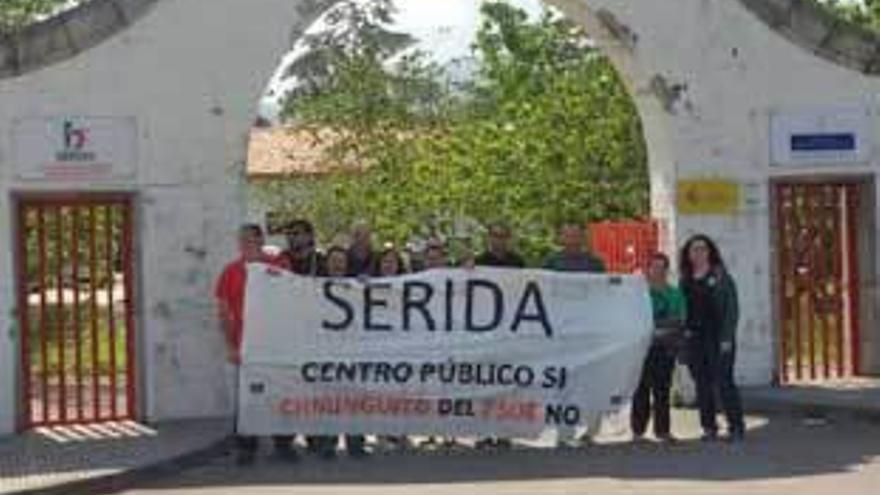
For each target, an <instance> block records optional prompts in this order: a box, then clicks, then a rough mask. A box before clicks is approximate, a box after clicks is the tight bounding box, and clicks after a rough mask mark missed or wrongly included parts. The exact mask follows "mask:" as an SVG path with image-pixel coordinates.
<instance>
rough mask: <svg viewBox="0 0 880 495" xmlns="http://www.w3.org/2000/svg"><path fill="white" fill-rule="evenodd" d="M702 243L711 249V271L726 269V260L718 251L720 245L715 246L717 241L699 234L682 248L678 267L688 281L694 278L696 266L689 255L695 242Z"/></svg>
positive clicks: (683, 277)
mask: <svg viewBox="0 0 880 495" xmlns="http://www.w3.org/2000/svg"><path fill="white" fill-rule="evenodd" d="M700 241H702V242H703V243H704V244H706V247H707V248H709V266H710V267H711V269H713V270H715V269H722V270H723V269H725V268H724V259H722V258H721V251H720V250H719V249H718V245H717V244H715V241H713V240H712V239H711V238H709V236H707V235H705V234H697V235H695V236H692V237H691V238H690V239H688V240H687V242H685V243H684V247H682V248H681V253H680V254H679V259H678V267H679V271H680V272H681V278H682V279H685V280H687V279H691V278H693V276H694V266H693V265H692V264H691V259H690V256H688V254H689V253H690V250H691V246H693V245H694V243H695V242H700Z"/></svg>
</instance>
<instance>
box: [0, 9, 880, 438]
mask: <svg viewBox="0 0 880 495" xmlns="http://www.w3.org/2000/svg"><path fill="white" fill-rule="evenodd" d="M551 1H552V3H554V4H561V5H562V6H563V7H564V8H565V9H566V10H569V11H570V12H571V13H572V15H573V16H574V17H575V18H576V19H578V20H579V22H582V23H584V24H586V25H587V26H588V27H590V28H592V29H591V31H592V32H593V34H594V35H595V36H596V37H597V39H599V40H600V43H601V44H602V45H603V47H604V48H605V49H606V50H607V51H608V53H609V54H610V55H611V56H612V58H613V59H614V60H615V63H616V64H617V66H618V67H619V68H620V70H621V72H622V74H623V75H624V76H625V78H626V79H627V81H628V83H629V84H630V87H631V89H632V91H633V95H634V97H635V98H636V101H637V103H638V106H639V109H640V112H641V115H642V118H643V120H644V123H645V131H646V137H647V139H648V144H649V151H650V161H651V175H652V203H653V207H654V209H655V212H656V213H657V214H658V215H659V216H660V217H661V218H662V219H664V221H665V222H666V226H667V228H668V232H669V234H670V243H669V244H670V247H671V246H672V245H675V244H678V243H680V242H681V240H683V239H684V238H685V237H686V236H688V235H690V234H691V233H693V232H697V231H704V232H706V233H708V234H710V235H712V236H714V237H716V238H717V239H718V240H719V241H720V243H721V245H722V247H723V248H724V251H725V253H726V255H727V258H728V261H729V264H730V267H731V269H732V271H733V273H734V275H735V277H736V279H737V281H738V282H739V286H740V293H741V296H742V306H743V322H742V325H741V328H740V333H739V340H740V349H741V351H740V356H741V358H740V362H739V366H738V369H737V373H738V375H739V377H740V379H741V380H743V381H744V382H746V383H766V382H768V381H770V379H771V376H772V375H773V368H774V364H773V363H774V348H775V345H776V344H775V340H774V335H775V331H774V323H773V308H772V301H773V289H772V287H773V283H772V263H771V231H770V228H771V225H770V198H769V184H770V180H771V179H772V178H774V177H782V176H788V175H797V176H801V175H805V174H830V175H834V176H848V177H849V176H855V175H859V174H863V175H864V174H867V175H869V176H873V175H874V174H875V172H876V171H877V169H878V166H880V162H878V158H877V153H876V151H877V149H876V146H873V147H872V148H871V153H870V159H869V161H867V162H864V163H855V164H842V165H834V166H815V167H808V168H797V169H793V168H786V167H771V164H770V158H769V156H770V155H769V152H768V149H769V138H768V135H769V122H770V115H771V114H772V113H773V112H777V111H780V110H786V109H801V108H817V107H831V108H833V107H835V106H837V105H854V106H856V107H858V108H864V109H866V111H867V112H869V113H870V114H871V115H872V116H873V115H876V113H877V111H878V108H877V101H876V99H875V97H874V95H875V94H876V93H877V92H878V90H880V81H878V80H877V79H874V78H872V77H870V76H868V75H866V74H872V73H874V72H875V69H874V68H875V67H876V64H874V63H873V62H872V60H873V59H872V58H871V57H869V56H868V55H866V54H865V53H866V52H865V50H864V47H865V44H864V43H863V41H864V40H865V39H868V40H869V43H870V39H871V38H862V37H858V36H856V37H855V38H853V36H852V35H851V31H848V30H845V29H840V28H839V27H836V28H834V29H833V30H831V31H830V33H831V34H830V35H829V34H828V32H829V31H826V32H825V35H818V34H817V33H819V32H821V31H822V30H823V29H826V28H827V26H828V24H826V23H823V22H824V21H827V19H825V18H819V20H820V21H822V22H818V24H817V23H811V22H807V21H809V20H810V19H813V20H815V19H817V17H815V16H813V17H809V16H807V17H804V16H805V15H807V14H804V12H807V11H805V10H803V7H802V6H801V5H802V3H803V2H798V1H795V0H768V1H765V2H764V4H766V5H762V4H761V3H760V2H757V0H756V1H751V0H741V1H740V2H733V1H730V0H678V1H677V2H675V5H674V6H672V5H670V2H660V1H656V0H551ZM105 3H109V0H108V1H104V0H96V2H95V7H93V8H96V9H106V8H108V7H106V6H103V5H98V4H105ZM118 3H119V5H122V6H127V7H130V8H131V9H134V10H132V12H143V13H144V15H143V16H142V17H141V18H139V19H137V16H136V15H132V16H131V17H130V19H131V20H132V21H134V22H133V24H131V25H130V26H129V27H127V28H126V29H125V30H124V31H121V32H120V33H118V34H116V35H114V36H112V37H109V38H107V35H109V34H110V33H112V32H115V31H116V30H117V29H119V28H121V27H122V26H121V25H122V24H123V23H124V22H123V20H125V19H128V17H126V16H125V15H117V14H118V12H117V13H116V14H113V13H111V10H102V12H103V14H100V16H101V17H100V19H101V20H100V21H98V24H99V25H101V26H103V27H102V28H101V30H98V31H100V32H98V31H88V30H87V31H85V34H82V35H81V36H82V38H78V37H76V36H73V37H71V36H70V33H73V32H74V25H75V23H76V22H78V20H80V19H83V18H82V17H75V16H76V14H75V13H73V14H71V16H74V17H71V18H69V19H68V20H67V21H65V22H68V23H67V24H65V25H64V26H63V27H58V26H55V28H56V29H61V31H57V30H56V31H53V32H52V33H49V34H47V33H43V34H40V33H30V34H28V35H27V36H24V37H23V38H17V39H15V40H11V41H10V40H4V42H2V43H0V78H2V77H4V76H6V79H2V80H0V207H2V210H0V211H2V214H0V432H9V431H12V430H13V426H14V419H15V413H16V400H15V395H14V393H15V392H14V391H15V386H14V384H15V380H16V372H15V369H16V367H17V365H16V362H17V345H18V344H17V335H16V333H15V331H14V318H13V315H12V312H11V311H12V309H13V306H14V300H15V298H14V294H15V291H14V287H13V276H12V273H13V271H12V267H13V258H12V250H11V242H12V239H13V234H14V233H13V232H12V222H11V220H12V219H11V213H10V206H11V204H10V194H11V193H12V192H14V191H34V190H70V189H79V190H125V191H133V192H136V193H137V195H138V196H137V198H138V207H139V212H138V218H137V221H138V235H139V241H140V277H139V284H138V287H137V288H138V289H139V299H138V305H137V309H138V321H139V323H140V326H139V328H140V330H141V332H140V337H139V338H140V339H141V342H140V344H141V348H142V350H143V360H142V362H141V363H140V370H141V376H142V377H143V382H144V388H143V390H142V394H141V398H142V404H144V407H145V409H144V412H145V414H146V417H147V418H148V419H164V418H172V417H182V416H205V415H217V414H222V413H224V412H226V411H228V405H229V401H228V393H227V389H226V388H225V386H224V383H223V380H222V379H221V376H222V373H221V369H222V366H223V364H222V360H221V359H219V355H220V349H221V341H220V338H219V335H218V332H217V331H216V329H215V326H214V324H213V303H212V300H211V296H210V292H211V291H210V286H211V282H212V279H213V278H214V276H215V275H216V274H217V271H218V269H219V267H220V265H221V263H222V262H223V261H225V259H226V258H227V257H228V256H229V255H230V254H231V250H232V247H233V242H232V232H233V229H234V226H235V225H236V224H237V223H238V221H239V220H240V219H241V218H242V215H243V210H242V207H241V201H240V199H241V193H242V189H241V187H240V178H241V174H242V172H243V161H244V157H245V150H246V136H247V131H248V128H249V125H250V123H251V120H252V117H253V111H252V110H253V106H254V103H255V102H256V101H257V97H258V95H259V93H260V90H261V89H262V85H263V83H264V82H265V80H266V78H267V77H268V74H269V73H270V71H271V69H272V68H273V66H274V64H275V62H276V57H278V56H279V55H280V54H281V53H282V52H283V51H284V50H285V48H286V47H287V46H289V42H290V34H291V26H296V25H299V24H301V23H305V22H307V21H308V20H310V19H312V18H314V16H315V14H316V12H317V10H316V6H315V5H313V2H308V1H306V0H299V1H294V0H210V1H209V0H162V1H155V0H140V1H138V0H126V1H122V2H118ZM153 4H155V5H153ZM137 9H142V10H140V11H139V10H137ZM756 13H757V14H758V16H756ZM96 15H98V14H96ZM113 16H115V17H113ZM759 16H760V17H759ZM759 18H763V19H764V20H765V21H766V20H768V19H769V20H770V22H771V24H772V27H773V28H772V29H771V28H770V27H768V25H767V24H766V22H759ZM66 19H67V18H66ZM112 19H116V20H115V21H114V20H112ZM56 22H61V21H56ZM126 22H127V21H126ZM59 32H60V33H67V34H66V35H64V36H62V35H59V34H58V33H59ZM50 34H51V36H50ZM28 36H31V37H33V39H34V40H55V41H52V42H51V43H49V42H48V41H47V42H46V43H44V44H43V45H40V44H39V43H42V42H37V41H34V42H33V44H28V43H25V42H24V41H23V40H26V39H29V38H27V37H28ZM105 38H106V39H105ZM71 39H72V40H73V41H70V40H71ZM853 39H855V41H852V40H853ZM58 40H61V41H58ZM64 40H67V41H64ZM76 40H80V41H76ZM83 40H84V41H83ZM101 40H104V41H101ZM99 42H100V43H99ZM47 43H48V44H47ZM74 45H75V46H78V47H85V46H93V45H94V46H93V47H92V48H90V49H89V50H88V51H82V52H80V51H79V49H74ZM40 46H42V47H43V48H40ZM47 46H48V47H49V48H46V47H47ZM873 46H877V44H876V43H874V44H873ZM10 47H13V48H10ZM804 47H807V48H810V49H811V50H812V51H815V52H818V53H819V55H820V56H816V55H815V54H814V53H811V51H810V50H807V49H804ZM811 47H812V48H811ZM847 47H848V48H847ZM34 53H36V54H39V53H43V56H42V57H41V56H37V55H33V56H32V55H29V54H34ZM859 54H861V55H859ZM41 60H45V61H41ZM48 62H55V63H54V64H53V65H47V64H48ZM40 67H42V68H40ZM38 68H39V69H38ZM853 68H855V69H857V70H853ZM13 76H14V77H13ZM68 115H72V116H82V115H85V116H126V117H129V116H133V117H135V118H136V120H137V125H138V132H139V134H138V147H139V159H138V173H137V175H136V177H135V178H134V179H132V180H128V181H123V182H108V183H86V184H81V183H47V182H25V181H22V180H19V179H18V178H17V177H16V176H15V174H14V172H12V168H13V164H11V163H10V162H9V159H10V158H9V156H10V154H9V149H10V146H11V142H10V140H11V137H10V130H11V126H12V121H13V119H15V118H18V117H28V116H68ZM872 129H873V131H872V133H876V132H877V130H876V129H877V128H876V126H875V127H873V128H872ZM871 137H872V138H873V139H874V140H875V141H876V139H877V137H878V136H876V135H874V134H872V136H871ZM705 177H720V178H724V179H729V180H732V181H735V182H737V183H739V184H740V185H742V186H744V187H746V189H745V190H747V191H748V195H747V196H748V197H747V199H748V201H744V202H743V205H742V206H741V208H740V209H739V211H737V212H736V214H733V215H728V216H724V217H719V216H713V217H696V216H681V215H677V214H676V213H675V209H674V204H675V202H674V193H675V183H676V180H678V179H686V178H705ZM876 230H877V225H876V224H874V225H873V226H872V228H871V235H872V236H876ZM870 268H871V269H870V270H869V271H870V272H871V273H872V274H874V275H876V266H872V267H870ZM867 279H868V282H867V283H868V284H870V285H868V286H865V287H863V290H864V291H865V292H864V293H865V294H866V299H867V300H868V301H873V302H874V303H876V299H877V293H876V289H875V286H874V282H873V281H874V280H876V276H874V277H867ZM875 306H876V304H875ZM870 330H873V329H870ZM876 340H877V339H876V337H873V341H872V342H876ZM869 365H870V366H872V367H873V369H876V368H877V366H878V363H876V362H875V363H869Z"/></svg>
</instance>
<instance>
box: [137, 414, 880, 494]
mask: <svg viewBox="0 0 880 495" xmlns="http://www.w3.org/2000/svg"><path fill="white" fill-rule="evenodd" d="M752 423H753V425H756V426H753V427H752V429H751V430H750V432H749V437H748V440H747V441H746V442H745V443H742V444H735V445H727V444H723V443H711V444H706V443H702V442H700V441H699V440H698V439H696V438H687V439H685V440H683V441H681V442H679V443H678V444H676V445H673V446H665V445H660V444H655V443H649V444H641V443H639V444H635V443H632V442H628V441H623V440H619V441H616V442H615V441H613V439H612V440H609V442H608V443H601V444H598V445H594V446H590V447H586V448H583V449H577V450H556V449H551V448H529V447H522V446H520V447H518V448H516V449H515V450H513V451H509V452H500V453H487V452H477V451H473V450H464V451H453V452H419V453H390V454H384V455H376V456H373V457H371V458H369V459H364V460H355V459H348V458H344V457H343V458H340V459H338V460H336V461H321V460H318V459H314V458H305V459H303V460H302V461H301V462H300V463H298V464H286V463H283V462H281V461H274V460H271V459H268V458H262V459H260V461H259V462H258V463H257V464H256V465H255V466H250V467H237V466H235V465H234V463H233V460H232V456H231V455H229V454H227V455H226V456H223V457H218V458H215V459H213V460H212V461H211V462H210V463H208V464H207V465H204V466H200V467H197V468H194V469H190V470H188V471H185V472H184V473H181V474H179V475H177V476H174V477H168V478H165V479H160V480H156V481H155V482H152V483H150V484H148V485H144V486H142V488H148V489H151V490H174V489H181V488H201V487H212V486H222V487H226V488H228V489H229V488H234V487H236V486H262V485H271V486H278V485H291V486H296V485H306V484H308V485H333V484H340V485H343V484H352V483H356V484H360V485H364V484H429V483H431V484H433V483H469V482H487V481H516V480H541V479H548V480H549V479H566V478H589V477H607V478H615V479H632V480H641V479H652V480H702V481H725V480H748V479H751V480H760V479H778V478H787V477H796V476H803V475H820V474H827V473H837V472H846V471H850V470H852V469H853V467H854V466H857V465H859V464H861V463H864V462H866V461H869V460H871V459H872V458H874V457H878V456H880V426H878V425H877V424H874V423H870V422H864V421H856V420H852V419H835V418H833V417H832V418H826V419H821V418H810V419H804V418H797V417H792V416H790V415H773V416H765V417H761V418H753V421H752Z"/></svg>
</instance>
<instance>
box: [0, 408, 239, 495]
mask: <svg viewBox="0 0 880 495" xmlns="http://www.w3.org/2000/svg"><path fill="white" fill-rule="evenodd" d="M228 430H229V421H226V420H222V421H185V422H178V423H169V424H165V425H162V426H159V427H156V428H152V427H147V426H143V425H140V424H137V423H134V422H130V421H126V422H113V423H104V424H100V425H90V426H68V427H58V428H41V429H38V430H36V431H33V432H29V433H27V434H24V435H18V436H11V437H5V438H0V494H9V493H18V492H33V491H35V490H47V489H54V490H56V491H55V492H54V493H64V494H68V493H72V492H73V491H74V490H75V489H81V490H82V491H83V492H84V493H93V492H94V491H95V490H96V489H97V485H93V483H95V482H96V480H101V479H104V480H106V479H108V478H113V477H119V476H120V475H125V474H128V473H135V472H137V471H138V470H139V469H144V468H147V467H151V468H154V467H159V466H161V465H162V463H163V462H166V461H168V460H172V459H174V460H180V459H181V458H182V456H183V457H185V456H189V455H193V454H194V453H198V452H201V451H205V450H206V449H210V448H211V447H212V446H215V445H217V444H218V443H219V442H221V441H222V440H223V439H224V438H225V437H226V434H227V431H228ZM83 485H85V487H84V488H83ZM78 487H79V488H78Z"/></svg>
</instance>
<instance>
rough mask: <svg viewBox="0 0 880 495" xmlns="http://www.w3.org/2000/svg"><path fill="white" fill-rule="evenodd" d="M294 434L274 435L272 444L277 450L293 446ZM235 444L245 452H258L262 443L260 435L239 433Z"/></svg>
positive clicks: (281, 450) (280, 450) (288, 448)
mask: <svg viewBox="0 0 880 495" xmlns="http://www.w3.org/2000/svg"><path fill="white" fill-rule="evenodd" d="M293 438H294V437H293V435H275V436H273V437H272V445H273V446H274V447H275V451H276V452H283V451H285V450H290V449H292V448H293ZM235 445H236V447H237V448H238V449H239V450H242V451H245V452H256V451H257V448H258V447H259V445H260V439H259V437H254V436H249V435H237V436H236V437H235Z"/></svg>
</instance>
